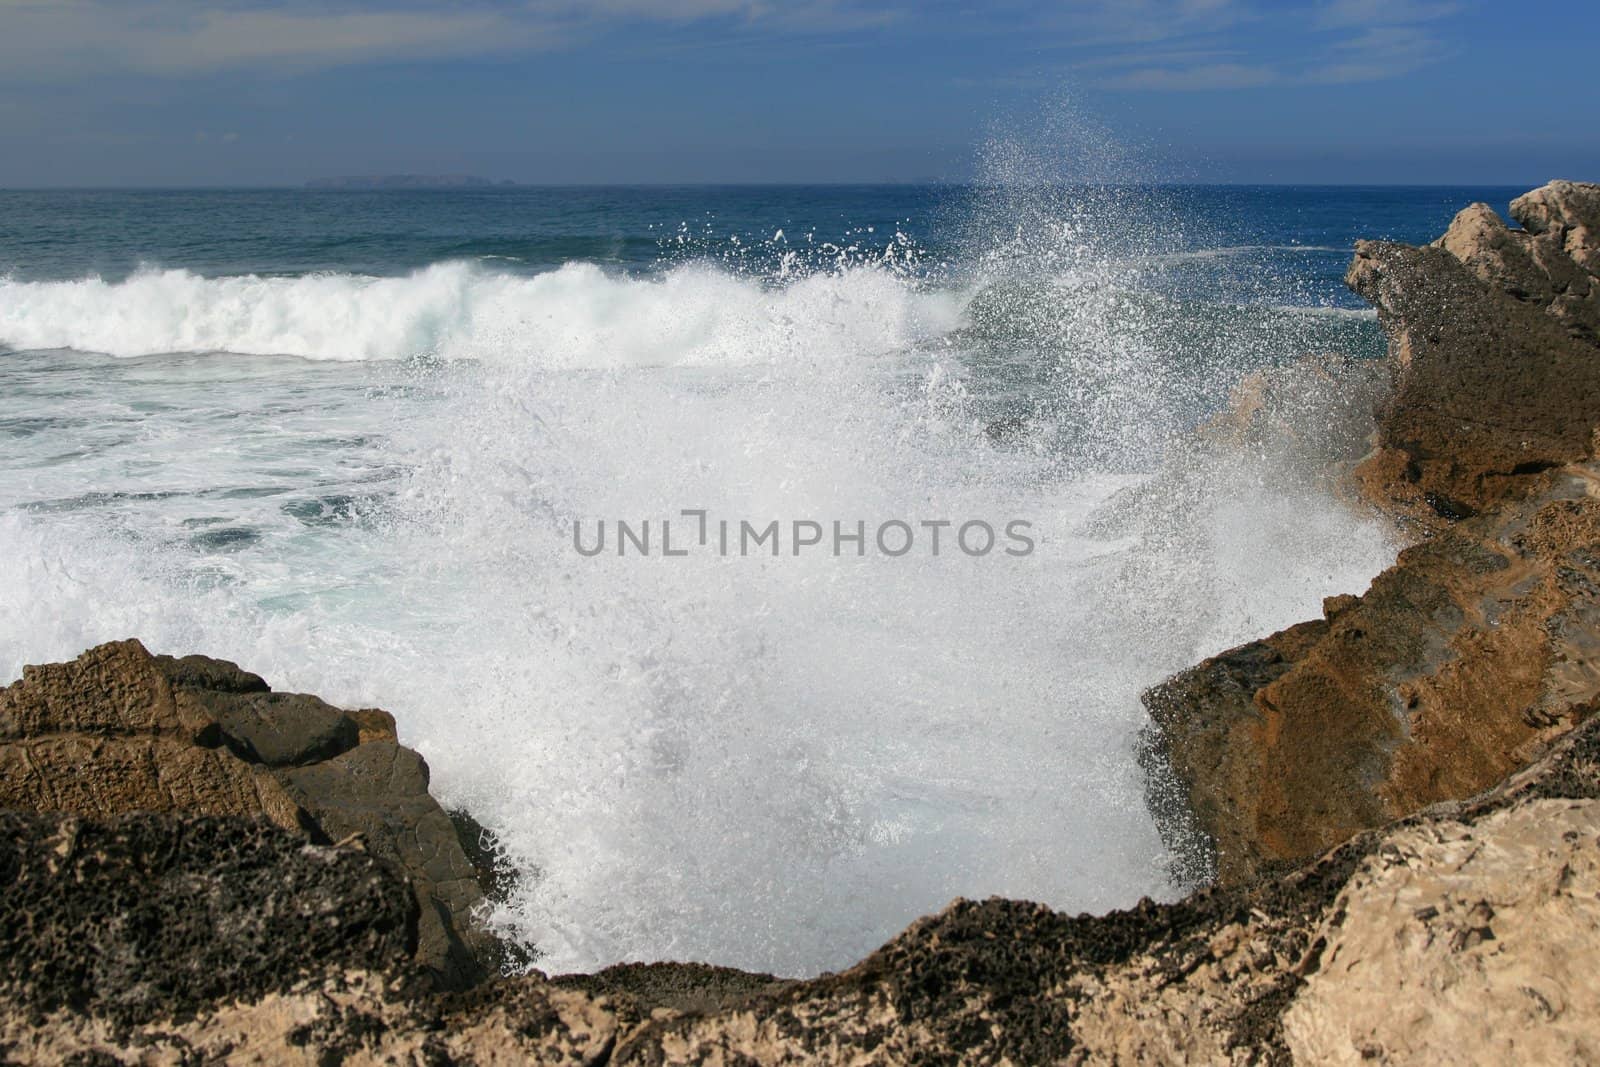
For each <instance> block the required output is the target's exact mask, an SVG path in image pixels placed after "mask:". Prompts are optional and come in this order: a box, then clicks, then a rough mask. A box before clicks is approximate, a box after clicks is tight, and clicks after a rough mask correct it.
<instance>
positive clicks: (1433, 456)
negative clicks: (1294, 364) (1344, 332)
mask: <svg viewBox="0 0 1600 1067" xmlns="http://www.w3.org/2000/svg"><path fill="white" fill-rule="evenodd" d="M1347 281H1348V282H1349V283H1350V285H1351V287H1352V288H1354V289H1355V290H1356V291H1357V292H1359V293H1361V294H1362V295H1363V296H1365V297H1366V298H1367V299H1369V300H1371V301H1372V302H1373V303H1374V304H1376V305H1377V307H1378V314H1379V316H1380V318H1381V319H1382V321H1383V323H1384V327H1385V329H1386V330H1387V331H1388V333H1389V339H1390V350H1391V355H1392V364H1393V372H1394V389H1393V392H1392V394H1391V397H1390V399H1389V400H1388V401H1387V402H1386V403H1385V404H1384V405H1383V407H1382V409H1381V411H1380V413H1379V418H1378V426H1377V444H1378V448H1377V451H1376V452H1375V454H1374V455H1373V456H1371V457H1369V458H1368V459H1367V460H1366V461H1365V462H1364V463H1363V464H1362V466H1361V468H1360V469H1359V470H1358V472H1357V473H1358V477H1359V478H1360V479H1361V481H1362V483H1363V484H1364V486H1365V488H1366V490H1367V493H1368V495H1369V496H1370V497H1372V498H1373V499H1375V500H1377V501H1378V502H1379V503H1380V504H1381V505H1383V506H1385V507H1388V508H1392V509H1394V510H1397V511H1399V512H1400V513H1401V514H1403V515H1407V516H1410V517H1412V518H1414V519H1417V520H1419V521H1420V522H1422V523H1423V525H1424V527H1425V528H1426V527H1431V526H1437V525H1439V520H1445V521H1446V522H1448V521H1454V520H1457V519H1460V518H1465V517H1467V516H1470V515H1473V514H1476V513H1478V512H1481V511H1484V510H1486V509H1489V508H1492V507H1494V506H1496V505H1497V504H1498V503H1500V502H1501V501H1503V500H1506V499H1509V498H1511V497H1514V496H1517V495H1519V494H1522V493H1525V492H1527V491H1529V489H1530V488H1531V487H1532V486H1533V485H1534V483H1535V482H1536V480H1537V476H1538V475H1539V474H1540V473H1541V472H1543V471H1546V470H1549V469H1551V468H1554V467H1559V466H1562V465H1564V464H1567V463H1573V462H1577V461H1581V460H1585V459H1588V458H1590V457H1591V456H1592V455H1593V454H1594V426H1595V421H1596V417H1597V414H1596V413H1597V412H1600V406H1597V405H1600V358H1597V356H1596V349H1595V347H1594V346H1593V345H1591V344H1589V343H1587V342H1585V341H1582V340H1578V339H1576V338H1574V337H1573V336H1572V335H1571V334H1570V333H1569V332H1568V331H1567V330H1566V329H1564V328H1563V326H1562V325H1561V323H1559V322H1558V321H1556V320H1555V319H1554V318H1552V317H1551V316H1550V315H1548V314H1546V313H1545V312H1544V311H1543V310H1541V309H1540V308H1539V307H1538V306H1537V305H1535V304H1529V303H1523V302H1521V301H1518V300H1516V299H1514V298H1513V297H1511V296H1509V295H1507V294H1506V293H1504V292H1501V291H1499V290H1497V289H1492V288H1490V287H1489V286H1488V285H1487V284H1485V283H1484V282H1483V281H1482V280H1480V279H1479V278H1478V277H1477V276H1475V275H1474V274H1473V273H1472V272H1471V271H1469V270H1468V269H1467V267H1465V266H1464V265H1463V264H1462V263H1461V261H1460V260H1458V259H1456V258H1455V257H1454V256H1452V255H1450V254H1449V253H1448V252H1446V251H1444V250H1443V249H1440V248H1411V247H1408V246H1405V245H1394V244H1384V243H1378V242H1370V241H1363V242H1360V243H1359V244H1357V246H1356V257H1355V260H1354V261H1353V262H1352V263H1351V266H1350V271H1349V274H1348V275H1347Z"/></svg>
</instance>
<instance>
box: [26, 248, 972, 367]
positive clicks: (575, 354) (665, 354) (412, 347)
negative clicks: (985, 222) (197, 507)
mask: <svg viewBox="0 0 1600 1067" xmlns="http://www.w3.org/2000/svg"><path fill="white" fill-rule="evenodd" d="M958 313H959V301H958V300H956V299H955V298H953V297H951V296H949V295H942V294H931V293H919V292H917V291H915V290H914V289H913V288H911V287H909V286H907V285H906V284H905V283H904V282H903V281H902V280H901V279H900V278H899V277H897V276H896V275H895V274H893V273H892V272H890V271H887V270H882V269H877V268H874V267H871V266H861V267H858V268H854V269H847V270H842V271H835V272H829V273H825V274H816V275H812V276H809V277H805V278H802V279H800V280H798V281H796V282H794V283H792V284H789V285H786V286H783V287H781V288H770V287H766V286H763V285H761V284H759V283H757V282H755V281H752V280H750V279H747V278H741V277H738V276H736V275H733V274H730V273H727V272H725V271H722V270H718V269H716V268H714V267H710V266H706V265H703V264H691V265H687V266H683V267H679V268H677V269H675V270H672V271H669V272H666V273H664V274H662V275H661V276H659V277H656V278H652V279H639V278H628V277H614V276H610V275H607V274H606V273H604V272H603V271H601V270H600V269H599V268H598V267H595V266H593V265H590V264H579V263H574V264H568V265H567V266H564V267H562V268H560V269H559V270H553V271H548V272H546V273H543V274H537V275H533V276H527V275H516V274H506V273H498V272H494V271H492V270H488V269H485V268H482V267H479V266H477V265H475V264H470V263H466V262H453V263H442V264H436V265H434V266H431V267H427V268H425V269H423V270H419V271H416V272H415V273H412V274H410V275H407V276H404V277H398V278H375V277H366V276H355V275H348V274H312V275H306V276H301V277H290V278H280V277H255V276H243V277H223V278H205V277H201V276H200V275H197V274H193V273H190V272H189V271H184V270H163V271H145V272H142V273H139V274H136V275H134V276H133V277H131V278H128V279H126V280H124V281H118V282H107V281H104V280H101V279H98V278H90V279H82V280H78V281H65V282H20V281H14V280H4V281H0V344H6V345H9V346H11V347H12V348H18V349H55V348H72V349H77V350H80V351H85V352H103V353H106V354H108V355H114V356H144V355H152V354H161V353H172V352H233V353H255V354H263V355H289V356H301V357H304V358H306V359H317V360H373V359H406V358H419V357H431V358H439V359H477V360H484V361H489V362H498V361H504V360H512V361H527V362H531V363H535V364H538V365H542V366H547V367H572V368H576V367H622V366H647V365H648V366H655V365H706V366H715V365H725V364H738V363H750V362H763V361H770V360H773V359H782V358H789V357H797V356H800V357H809V356H825V357H828V358H848V357H850V356H855V355H870V354H873V353H879V352H885V351H892V350H895V349H897V348H900V347H903V346H904V345H906V344H907V343H910V342H913V341H915V340H916V339H917V338H918V337H919V336H923V335H928V334H932V335H936V334H938V333H940V332H942V331H943V330H945V329H948V328H949V327H950V325H951V324H952V323H953V322H954V321H955V318H956V316H957V314H958Z"/></svg>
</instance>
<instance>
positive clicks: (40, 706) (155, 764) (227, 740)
mask: <svg viewBox="0 0 1600 1067" xmlns="http://www.w3.org/2000/svg"><path fill="white" fill-rule="evenodd" d="M427 786H428V775H427V766H426V764H424V763H423V761H422V757H421V756H419V755H417V754H416V753H415V752H412V751H411V750H409V749H406V748H402V747H401V746H400V745H399V744H398V743H397V742H396V741H395V729H394V719H393V717H391V716H390V715H389V714H388V713H386V712H383V711H378V710H376V709H366V710H362V711H355V712H346V711H343V710H341V709H339V708H335V707H333V706H332V705H329V704H327V703H325V702H323V701H321V700H319V699H318V698H316V697H314V696H306V695H301V694H291V693H274V692H272V691H271V689H270V688H269V687H268V686H267V684H266V682H264V681H263V680H262V679H261V678H260V677H258V676H257V675H254V674H250V673H249V672H247V671H244V670H241V669H240V668H239V667H238V666H236V665H235V664H232V663H228V662H225V661H221V660H212V659H207V658H206V657H203V656H187V657H184V658H182V659H174V658H172V657H170V656H152V655H151V654H150V653H149V652H147V651H146V650H145V648H144V646H143V645H141V644H140V643H139V642H137V641H121V642H116V643H113V644H108V645H102V646H100V647H98V648H94V649H91V650H89V651H88V652H85V653H84V654H83V655H82V656H79V657H78V659H76V660H74V661H73V662H72V663H62V664H51V665H48V666H43V667H27V668H25V669H24V671H23V677H22V680H21V681H19V682H17V683H16V684H14V685H12V686H11V687H9V688H8V689H5V690H0V808H10V809H13V810H20V811H36V812H62V813H70V814H76V815H80V816H84V817H90V818H104V817H109V816H114V815H119V814H123V813H126V812H135V811H150V812H177V813H195V814H205V815H217V816H229V815H231V816H242V817H249V818H254V817H257V816H265V817H266V818H267V819H269V820H270V821H272V822H273V823H275V824H277V825H278V826H281V827H284V828H286V829H291V830H296V831H298V832H300V833H301V834H302V835H304V836H305V837H307V838H309V839H310V840H312V841H316V842H319V843H323V844H326V843H329V842H332V841H342V840H344V839H346V838H349V837H351V835H353V834H359V835H361V838H362V840H363V843H364V847H365V848H367V849H368V850H370V851H371V852H372V853H374V854H375V855H379V856H382V857H384V858H386V859H389V860H392V861H394V862H396V863H398V864H399V865H400V866H401V867H402V868H403V869H404V870H405V871H406V872H407V874H408V875H409V876H410V878H411V883H412V886H413V888H414V890H415V892H416V896H417V899H418V903H419V905H420V908H421V919H420V921H419V930H420V936H419V939H418V949H417V952H418V955H417V958H418V960H419V962H421V963H422V964H423V965H424V966H425V967H427V968H429V969H430V970H431V971H432V972H433V973H434V974H435V975H436V977H437V978H438V979H439V980H440V981H442V982H443V983H444V984H445V985H446V986H448V987H451V988H459V987H463V986H466V985H470V984H472V983H473V982H475V981H479V980H481V979H482V978H483V977H484V976H485V975H486V974H488V973H490V972H491V970H492V969H493V968H495V967H497V966H498V965H499V963H500V961H501V958H502V953H501V951H500V948H499V946H498V944H497V943H496V942H495V940H494V939H493V938H492V937H491V936H490V935H489V934H488V933H487V932H486V931H485V930H484V929H483V927H482V923H481V920H480V919H479V918H478V916H477V912H478V910H479V909H480V908H481V906H482V904H483V900H484V897H483V891H482V889H481V888H480V887H479V886H478V883H477V881H476V880H475V869H474V867H473V865H472V863H471V862H470V861H469V860H468V858H467V856H466V853H465V852H464V850H463V848H462V845H461V842H460V841H459V840H458V839H457V837H456V835H455V832H454V828H453V825H452V824H451V822H450V819H449V817H448V816H447V815H446V814H445V813H444V811H443V809H442V808H440V807H439V805H438V803H437V802H435V801H434V800H433V798H432V797H431V796H430V795H429V794H428V792H427Z"/></svg>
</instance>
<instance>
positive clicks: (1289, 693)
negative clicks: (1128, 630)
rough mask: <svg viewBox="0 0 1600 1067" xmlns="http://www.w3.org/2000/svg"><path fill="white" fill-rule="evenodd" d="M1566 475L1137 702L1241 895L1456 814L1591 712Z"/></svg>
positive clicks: (1580, 506) (1595, 583)
mask: <svg viewBox="0 0 1600 1067" xmlns="http://www.w3.org/2000/svg"><path fill="white" fill-rule="evenodd" d="M1591 484H1592V483H1591V481H1590V479H1589V478H1588V477H1583V476H1580V475H1578V474H1576V473H1571V474H1563V475H1561V476H1560V477H1559V478H1556V479H1554V480H1553V481H1552V482H1551V483H1550V486H1549V488H1547V489H1546V490H1545V491H1544V492H1543V493H1541V494H1539V495H1537V496H1535V497H1532V498H1529V499H1527V500H1523V501H1520V502H1518V503H1517V504H1516V505H1515V506H1512V507H1508V508H1506V509H1502V510H1501V511H1498V512H1495V513H1493V514H1491V515H1486V516H1481V517H1479V518H1476V519H1470V520H1466V521H1464V522H1461V523H1458V524H1456V525H1455V526H1453V527H1451V528H1450V529H1448V530H1446V531H1444V532H1443V533H1441V534H1439V535H1438V536H1436V537H1434V538H1433V539H1432V540H1429V541H1425V542H1423V543H1422V544H1419V545H1416V546H1413V547H1412V548H1409V549H1407V550H1405V551H1404V552H1402V553H1401V555H1400V558H1399V560H1398V561H1397V562H1396V563H1395V565H1394V566H1393V567H1391V568H1389V569H1388V570H1387V571H1385V572H1383V573H1382V574H1380V575H1379V576H1378V577H1377V578H1376V579H1374V580H1373V583H1372V586H1371V588H1370V589H1369V590H1368V591H1367V593H1366V594H1365V595H1364V596H1362V597H1360V598H1359V599H1357V598H1341V599H1340V601H1339V602H1338V603H1337V604H1335V605H1332V610H1331V611H1330V612H1329V617H1328V619H1327V620H1326V621H1324V620H1316V621H1312V622H1307V623H1301V624H1300V625H1298V626H1294V627H1291V628H1290V629H1288V630H1286V631H1283V632H1282V633H1279V634H1275V635H1273V636H1272V637H1269V638H1266V639H1264V640H1261V641H1256V642H1252V643H1250V644H1248V645H1244V646H1241V647H1240V648H1236V649H1232V650H1230V651H1228V652H1224V653H1222V654H1221V655H1219V656H1217V657H1214V658H1213V659H1210V660H1207V661H1205V662H1204V663H1202V664H1200V665H1199V666H1197V667H1194V668H1191V669H1190V670H1188V671H1184V672H1182V673H1180V674H1178V675H1176V676H1174V677H1173V678H1171V679H1169V680H1168V681H1167V682H1165V683H1163V684H1162V685H1160V686H1157V687H1155V688H1154V689H1152V690H1151V691H1150V692H1149V693H1147V694H1146V697H1145V703H1146V706H1147V707H1148V708H1149V709H1150V712H1151V716H1152V719H1153V720H1154V723H1155V726H1156V729H1157V730H1158V731H1159V739H1160V742H1161V747H1162V750H1163V751H1164V753H1165V755H1166V757H1167V760H1168V762H1169V763H1170V765H1171V767H1172V769H1173V771H1174V772H1175V773H1176V775H1177V777H1178V778H1179V780H1180V781H1181V782H1183V783H1184V784H1185V785H1186V786H1187V795H1188V797H1189V799H1190V809H1191V811H1192V812H1193V815H1194V820H1195V822H1196V823H1197V824H1198V827H1199V828H1200V829H1201V830H1202V831H1203V832H1204V833H1205V834H1206V835H1207V837H1208V839H1209V840H1210V841H1211V842H1212V843H1213V844H1214V846H1215V849H1216V862H1217V874H1218V876H1219V877H1220V878H1221V879H1222V880H1223V881H1224V882H1229V883H1237V882H1242V881H1247V880H1249V879H1251V878H1255V877H1257V876H1259V875H1261V874H1263V873H1265V872H1268V871H1272V870H1275V869H1279V868H1281V867H1282V866H1283V865H1285V864H1288V863H1298V862H1301V861H1303V860H1305V859H1307V858H1309V857H1311V856H1314V855H1316V854H1317V853H1319V852H1321V851H1323V850H1325V849H1328V848H1331V847H1333V846H1334V845H1336V844H1338V843H1339V842H1340V841H1343V840H1345V839H1346V838H1348V837H1349V836H1350V835H1351V834H1353V833H1356V832H1357V831H1360V830H1363V829H1366V828H1369V827H1373V826H1379V825H1382V824H1383V823H1385V822H1388V821H1390V820H1392V819H1395V818H1399V817H1401V816H1404V815H1407V814H1410V813H1411V812H1413V811H1416V810H1418V809H1420V808H1422V807H1425V806H1427V805H1429V804H1433V803H1436V802H1438V801H1443V800H1455V799H1460V798H1463V797H1467V796H1471V795H1473V794H1474V793H1477V792H1480V791H1481V790H1484V789H1487V788H1490V787H1491V786H1493V785H1494V784H1495V783H1496V782H1498V781H1500V780H1501V779H1502V778H1504V777H1505V776H1506V775H1507V774H1509V773H1510V772H1511V771H1513V770H1515V769H1516V768H1518V767H1520V766H1522V765H1524V764H1525V763H1526V762H1528V760H1529V759H1530V758H1532V756H1534V755H1536V754H1537V752H1538V751H1539V749H1540V747H1541V746H1542V745H1544V744H1547V743H1548V742H1549V741H1550V740H1551V739H1552V738H1553V737H1555V736H1557V735H1559V734H1560V733H1561V732H1563V731H1565V730H1566V729H1568V728H1570V727H1571V726H1572V725H1574V724H1575V723H1577V722H1579V721H1581V720H1582V719H1584V718H1586V717H1587V716H1588V715H1589V714H1590V713H1591V711H1592V709H1593V708H1594V706H1595V704H1596V701H1597V699H1600V599H1597V593H1600V499H1597V498H1596V497H1595V496H1592V495H1591V492H1590V490H1591Z"/></svg>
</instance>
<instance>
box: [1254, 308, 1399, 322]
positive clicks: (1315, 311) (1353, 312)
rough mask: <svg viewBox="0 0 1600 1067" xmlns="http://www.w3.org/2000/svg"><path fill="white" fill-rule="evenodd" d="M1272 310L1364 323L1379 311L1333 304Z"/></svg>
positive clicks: (1374, 316) (1376, 315) (1375, 316)
mask: <svg viewBox="0 0 1600 1067" xmlns="http://www.w3.org/2000/svg"><path fill="white" fill-rule="evenodd" d="M1271 310H1273V311H1277V312H1280V313H1282V314H1284V315H1305V316H1308V317H1310V318H1328V319H1357V320H1362V321H1373V320H1376V319H1377V317H1378V311H1377V309H1376V308H1342V307H1335V306H1333V305H1331V304H1316V305H1311V306H1307V305H1303V304H1274V305H1273V306H1272V309H1271Z"/></svg>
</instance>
